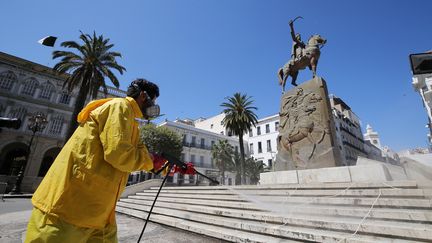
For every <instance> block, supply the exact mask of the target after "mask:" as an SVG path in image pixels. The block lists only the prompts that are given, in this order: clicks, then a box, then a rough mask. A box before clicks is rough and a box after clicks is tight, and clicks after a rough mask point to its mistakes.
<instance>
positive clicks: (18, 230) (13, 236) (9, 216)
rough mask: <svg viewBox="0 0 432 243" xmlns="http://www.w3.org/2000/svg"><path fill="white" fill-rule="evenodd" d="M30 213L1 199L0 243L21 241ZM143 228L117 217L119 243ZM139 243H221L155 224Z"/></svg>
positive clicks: (19, 202)
mask: <svg viewBox="0 0 432 243" xmlns="http://www.w3.org/2000/svg"><path fill="white" fill-rule="evenodd" d="M31 209H32V205H31V202H30V199H24V198H5V201H4V202H2V201H0V243H19V242H23V241H24V237H25V231H26V227H27V221H28V219H29V217H30V214H31ZM143 225H144V221H143V220H139V219H136V218H132V217H129V216H125V215H122V214H117V226H118V238H119V242H121V243H123V242H125V243H129V242H130V243H132V242H134V243H135V242H136V241H137V240H138V237H139V234H140V233H141V230H142V227H143ZM141 242H151V243H158V242H160V243H162V242H176V243H186V242H188V243H189V242H206V243H216V242H222V241H220V240H218V239H213V238H208V237H204V236H202V235H198V234H193V233H190V232H186V231H181V230H177V229H174V228H171V227H166V226H162V225H159V224H154V223H149V224H148V225H147V228H146V231H145V232H144V235H143V237H142V240H141Z"/></svg>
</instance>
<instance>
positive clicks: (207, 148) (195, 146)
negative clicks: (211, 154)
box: [183, 142, 212, 150]
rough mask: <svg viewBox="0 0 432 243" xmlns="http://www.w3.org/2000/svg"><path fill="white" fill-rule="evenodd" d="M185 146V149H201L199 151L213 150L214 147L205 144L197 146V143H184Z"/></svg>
mask: <svg viewBox="0 0 432 243" xmlns="http://www.w3.org/2000/svg"><path fill="white" fill-rule="evenodd" d="M183 146H184V147H189V148H199V149H205V150H211V149H212V147H211V146H208V145H205V144H197V143H187V142H183Z"/></svg>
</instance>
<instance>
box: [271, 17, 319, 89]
mask: <svg viewBox="0 0 432 243" xmlns="http://www.w3.org/2000/svg"><path fill="white" fill-rule="evenodd" d="M299 18H302V17H301V16H299V17H297V18H295V19H294V20H291V21H290V22H289V26H290V29H291V38H292V40H293V45H292V49H291V59H290V60H289V61H288V62H287V63H286V64H285V65H284V66H283V67H282V68H279V71H278V78H279V85H281V86H282V91H283V92H284V91H285V83H286V80H287V78H288V76H291V84H292V85H294V86H297V83H296V80H297V75H298V73H299V70H303V69H305V68H306V67H309V69H310V70H312V73H313V77H314V78H315V76H316V68H317V64H318V59H319V57H320V54H321V51H320V49H321V48H322V47H323V46H324V44H325V43H326V42H327V40H326V39H324V38H323V37H321V36H320V35H313V36H311V37H310V38H309V40H308V43H307V45H306V44H305V43H304V42H303V41H302V40H301V35H300V34H299V33H297V34H296V33H295V31H294V21H295V20H297V19H299Z"/></svg>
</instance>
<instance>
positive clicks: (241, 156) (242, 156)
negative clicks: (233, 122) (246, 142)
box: [239, 133, 246, 185]
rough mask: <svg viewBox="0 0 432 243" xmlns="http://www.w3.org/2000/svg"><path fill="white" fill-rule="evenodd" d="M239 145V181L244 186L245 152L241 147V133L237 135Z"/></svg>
mask: <svg viewBox="0 0 432 243" xmlns="http://www.w3.org/2000/svg"><path fill="white" fill-rule="evenodd" d="M239 144H240V160H241V172H242V176H241V181H242V184H243V185H246V167H245V152H244V147H243V133H240V134H239Z"/></svg>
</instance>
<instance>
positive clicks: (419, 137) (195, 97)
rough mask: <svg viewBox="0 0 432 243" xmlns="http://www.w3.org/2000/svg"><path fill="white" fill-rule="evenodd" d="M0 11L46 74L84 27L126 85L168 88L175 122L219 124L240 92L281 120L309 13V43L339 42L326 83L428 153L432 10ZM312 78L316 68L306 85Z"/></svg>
mask: <svg viewBox="0 0 432 243" xmlns="http://www.w3.org/2000/svg"><path fill="white" fill-rule="evenodd" d="M306 2H308V3H309V5H308V6H307V5H305V3H306ZM0 9H2V11H1V12H2V14H1V15H0V23H1V26H2V27H1V28H0V32H1V34H0V36H1V38H0V50H1V51H3V52H6V53H9V54H12V55H16V56H18V57H21V58H24V59H28V60H31V61H34V62H37V63H40V64H43V65H48V66H51V67H52V66H53V64H54V63H55V61H53V60H52V59H51V52H52V51H53V50H56V49H59V48H60V47H59V44H60V42H62V41H66V40H78V36H79V30H82V31H83V32H85V33H91V32H93V31H94V30H95V31H96V32H97V34H103V35H104V36H105V37H108V38H110V39H111V41H112V42H113V43H114V44H115V47H114V48H113V50H116V51H119V52H121V53H122V54H123V58H122V59H120V60H119V63H120V64H122V65H123V66H124V67H126V69H127V72H126V73H125V74H124V75H123V76H119V79H120V80H121V88H123V89H125V88H126V87H127V85H128V84H129V83H130V81H132V80H133V79H135V78H137V77H144V78H147V79H149V80H151V81H154V82H156V83H158V84H159V86H160V88H161V97H160V98H159V104H160V105H161V108H162V113H165V114H166V116H165V118H168V119H170V120H173V119H175V118H176V117H180V118H184V117H189V118H198V117H209V116H213V115H216V114H218V113H219V112H221V107H220V104H221V103H222V102H223V101H224V98H225V97H227V96H231V95H233V94H234V93H235V92H242V93H246V94H248V95H250V96H252V97H253V99H254V100H255V105H256V106H257V107H258V111H257V114H258V116H259V117H265V116H269V115H273V114H275V113H277V112H278V111H279V100H280V96H281V91H280V87H279V86H278V84H277V77H276V71H277V69H278V68H279V67H281V66H282V65H283V64H284V63H285V62H286V61H287V60H288V59H289V55H290V50H291V39H290V35H289V27H288V21H289V20H290V19H292V18H294V17H296V16H298V15H301V16H303V17H304V19H302V20H298V21H297V22H296V23H295V27H296V30H297V31H298V32H300V33H301V34H302V37H303V39H304V40H305V39H307V38H308V37H309V36H310V35H312V34H315V33H319V34H321V35H322V36H324V37H325V38H327V40H328V43H327V45H326V46H325V47H324V48H323V49H322V54H321V59H320V63H319V65H318V74H319V75H320V76H322V77H323V78H324V79H325V80H326V81H327V84H328V88H329V92H330V93H332V94H335V95H337V96H339V97H340V98H342V99H343V100H345V101H346V103H347V104H348V105H350V107H351V108H352V109H353V111H354V112H355V113H356V114H357V115H358V116H359V117H360V119H361V121H362V124H363V129H365V127H366V124H371V125H372V127H373V128H374V129H375V130H377V131H378V132H379V134H380V136H381V143H382V144H384V145H388V146H390V147H391V148H393V149H395V150H401V149H405V148H412V147H418V146H422V147H425V146H426V144H427V139H426V134H427V129H426V128H425V124H426V123H427V116H426V112H425V110H424V108H423V105H422V103H421V99H420V96H419V95H418V94H417V93H415V92H414V90H413V88H412V86H411V72H410V67H409V61H408V55H409V54H410V53H418V52H424V51H427V50H430V49H432V31H431V26H430V25H431V24H430V23H431V20H430V16H431V9H432V2H431V1H366V0H363V1H288V0H261V1H258V0H235V1H233V0H211V1H210V0H182V1H180V0H176V1H174V0H172V1H168V0H157V1H156V0H154V1H138V0H137V1H83V0H79V1H78V0H76V1H58V0H57V1H54V0H51V1H44V0H39V1H22V0H16V1H1V3H0ZM46 35H54V36H58V37H59V39H58V42H57V43H56V47H55V48H50V47H45V46H42V45H40V44H38V43H37V40H39V39H40V38H42V37H44V36H46ZM311 76H312V74H311V72H309V71H308V70H306V71H304V72H303V73H302V74H301V75H299V81H301V80H306V79H309V78H311ZM287 87H289V85H288V84H287Z"/></svg>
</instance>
